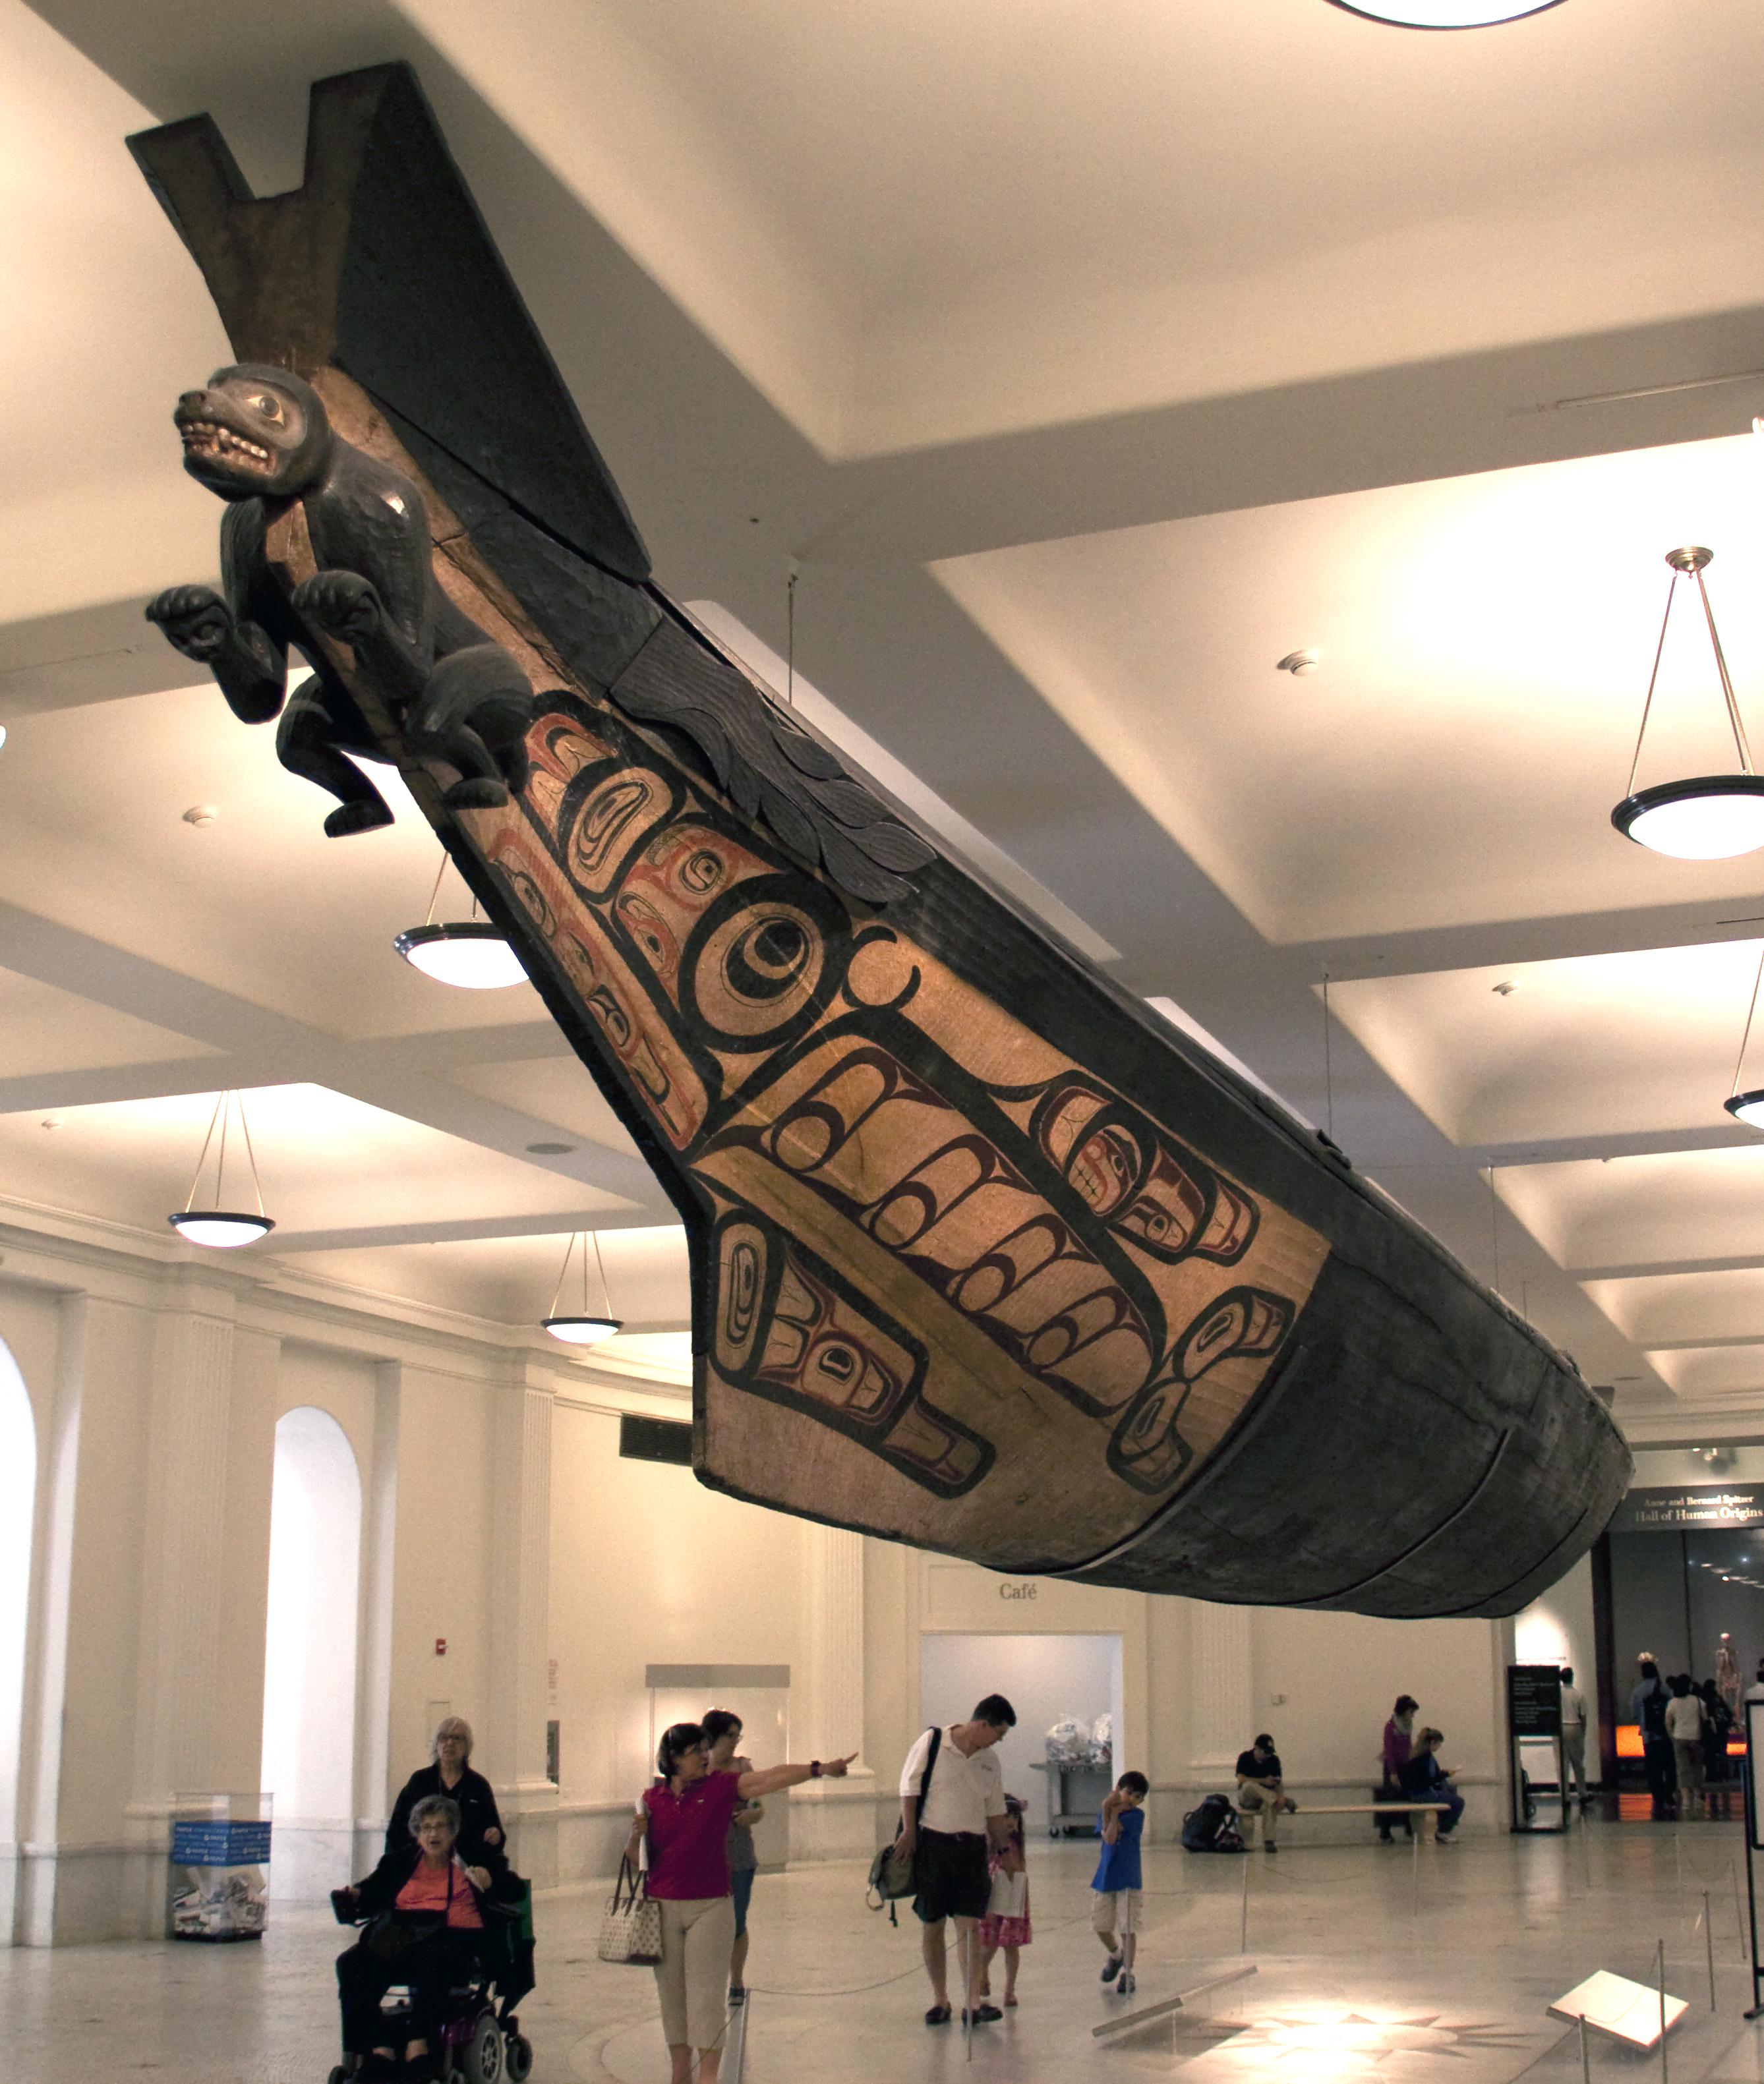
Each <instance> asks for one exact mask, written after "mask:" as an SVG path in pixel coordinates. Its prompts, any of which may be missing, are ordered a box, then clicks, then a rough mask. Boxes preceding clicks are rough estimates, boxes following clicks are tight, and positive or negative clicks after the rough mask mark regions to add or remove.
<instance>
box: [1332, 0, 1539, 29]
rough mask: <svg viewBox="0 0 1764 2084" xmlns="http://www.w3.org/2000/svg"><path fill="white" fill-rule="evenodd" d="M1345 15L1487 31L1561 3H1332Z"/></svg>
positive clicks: (1366, 0) (1523, 0) (1339, 0)
mask: <svg viewBox="0 0 1764 2084" xmlns="http://www.w3.org/2000/svg"><path fill="white" fill-rule="evenodd" d="M1333 4H1334V6H1338V7H1339V8H1340V9H1341V10H1342V12H1343V13H1344V14H1348V15H1364V16H1365V18H1366V19H1367V20H1368V21H1369V22H1391V23H1395V25H1396V26H1397V28H1401V29H1486V28H1491V27H1492V26H1493V25H1494V24H1495V23H1497V22H1517V21H1519V20H1521V19H1523V18H1524V16H1525V15H1541V14H1544V13H1546V11H1548V10H1549V9H1550V8H1551V7H1558V6H1561V4H1562V0H1519V4H1517V5H1515V0H1333Z"/></svg>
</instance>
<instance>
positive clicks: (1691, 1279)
mask: <svg viewBox="0 0 1764 2084" xmlns="http://www.w3.org/2000/svg"><path fill="white" fill-rule="evenodd" d="M1586 1290H1587V1293H1588V1294H1589V1295H1590V1296H1591V1297H1592V1299H1593V1301H1594V1302H1597V1304H1598V1306H1599V1307H1600V1308H1601V1310H1603V1311H1605V1315H1607V1316H1608V1317H1609V1318H1610V1319H1611V1320H1612V1322H1613V1324H1616V1326H1617V1328H1618V1330H1619V1331H1621V1332H1622V1333H1623V1334H1624V1336H1626V1337H1627V1338H1629V1339H1631V1340H1633V1341H1635V1344H1636V1345H1639V1346H1645V1347H1648V1348H1656V1347H1663V1346H1714V1345H1741V1344H1744V1343H1745V1342H1747V1341H1754V1340H1756V1341H1764V1268H1760V1267H1752V1268H1746V1269H1741V1270H1737V1271H1735V1272H1732V1273H1662V1274H1644V1275H1641V1276H1639V1277H1636V1278H1635V1279H1634V1280H1627V1281H1588V1282H1587V1284H1586ZM1656 1365H1657V1361H1656Z"/></svg>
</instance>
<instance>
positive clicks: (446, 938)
mask: <svg viewBox="0 0 1764 2084" xmlns="http://www.w3.org/2000/svg"><path fill="white" fill-rule="evenodd" d="M446 874H447V855H446V854H443V855H442V857H441V866H440V867H439V869H437V870H436V871H435V887H434V889H433V890H431V891H430V893H429V911H428V916H427V917H426V918H425V919H424V921H423V922H422V925H421V926H407V927H406V928H405V930H404V932H403V933H401V934H397V935H396V936H395V937H394V938H393V941H392V946H393V947H395V948H396V950H397V951H398V952H399V954H400V955H402V956H403V957H404V959H405V961H406V962H407V963H409V965H410V967H411V968H413V969H417V970H421V971H422V973H423V975H424V976H429V977H433V978H434V979H435V982H436V983H437V984H451V985H458V986H459V987H460V989H461V990H463V991H500V990H502V989H503V987H504V986H505V985H511V984H524V983H525V982H526V981H527V972H526V971H525V970H524V969H523V968H522V967H521V961H520V957H519V955H516V954H515V951H514V949H513V948H512V947H511V946H510V945H509V942H508V937H507V934H504V933H503V932H502V929H501V928H500V927H499V926H492V925H491V924H490V921H489V920H488V919H480V918H479V917H478V916H477V898H476V897H475V896H474V897H473V900H472V917H470V918H469V919H450V920H443V921H441V922H440V923H439V924H437V922H436V920H435V903H436V900H438V899H439V896H440V895H441V879H442V877H443V875H446Z"/></svg>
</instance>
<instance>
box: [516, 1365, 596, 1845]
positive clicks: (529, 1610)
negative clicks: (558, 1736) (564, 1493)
mask: <svg viewBox="0 0 1764 2084" xmlns="http://www.w3.org/2000/svg"><path fill="white" fill-rule="evenodd" d="M495 1394H496V1407H495V1417H494V1427H493V1437H494V1455H495V1473H494V1494H493V1495H494V1502H493V1506H492V1509H491V1514H490V1541H491V1552H490V1708H489V1713H487V1714H486V1718H485V1723H486V1739H487V1742H486V1745H485V1750H486V1752H487V1754H488V1756H487V1758H486V1764H488V1765H489V1766H490V1768H491V1770H492V1771H493V1773H494V1775H495V1777H496V1785H497V1791H498V1802H499V1804H500V1805H501V1807H502V1810H503V1812H504V1816H505V1819H507V1820H508V1821H509V1822H510V1823H511V1827H512V1828H511V1840H512V1843H513V1845H514V1848H515V1852H514V1857H515V1865H516V1866H518V1867H519V1869H520V1870H521V1872H522V1873H523V1874H526V1875H528V1877H529V1878H530V1879H532V1881H534V1882H535V1883H543V1882H548V1881H550V1880H552V1879H555V1876H556V1872H557V1857H558V1855H557V1820H556V1816H555V1814H554V1811H555V1810H556V1807H557V1799H558V1790H557V1789H556V1788H555V1787H553V1785H552V1784H551V1782H550V1781H549V1780H547V1779H546V1777H545V1700H546V1660H547V1658H549V1654H550V1642H549V1619H550V1594H551V1421H552V1394H551V1391H550V1389H549V1387H547V1386H545V1384H543V1383H541V1382H539V1381H538V1380H537V1379H536V1370H535V1368H534V1366H533V1363H532V1362H531V1361H530V1360H529V1359H528V1357H527V1356H525V1355H524V1354H523V1355H520V1356H518V1357H517V1358H516V1359H515V1362H514V1363H513V1365H512V1366H511V1370H510V1375H509V1379H508V1380H507V1382H506V1383H505V1384H503V1385H502V1387H498V1390H497V1391H496V1392H495ZM609 1595H610V1596H617V1595H616V1592H614V1591H612V1588H609ZM505 1795H506V1799H505ZM516 1819H519V1820H518V1821H517V1820H516Z"/></svg>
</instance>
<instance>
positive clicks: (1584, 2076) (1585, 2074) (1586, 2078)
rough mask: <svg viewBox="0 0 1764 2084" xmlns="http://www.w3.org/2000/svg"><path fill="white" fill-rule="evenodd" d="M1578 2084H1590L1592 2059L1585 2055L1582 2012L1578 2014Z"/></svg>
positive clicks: (1584, 2028)
mask: <svg viewBox="0 0 1764 2084" xmlns="http://www.w3.org/2000/svg"><path fill="white" fill-rule="evenodd" d="M1580 2084H1592V2057H1591V2056H1589V2055H1588V2053H1587V2044H1586V2014H1585V2013H1584V2012H1582V2013H1581V2014H1580Z"/></svg>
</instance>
